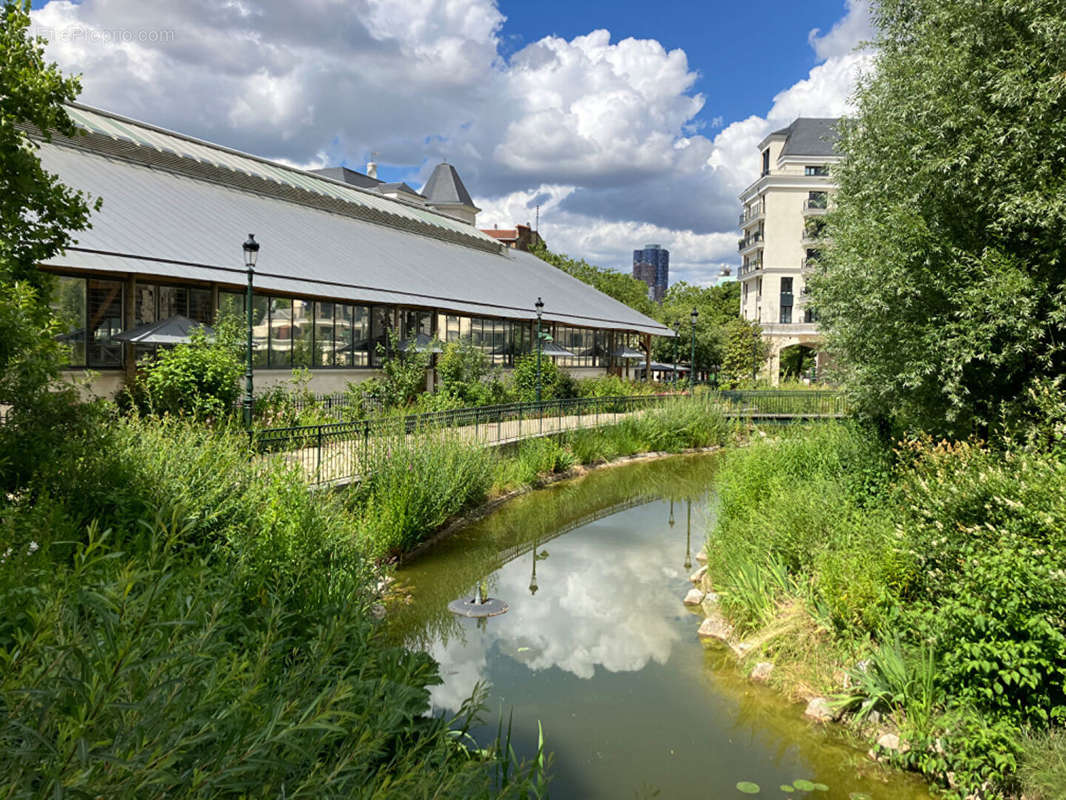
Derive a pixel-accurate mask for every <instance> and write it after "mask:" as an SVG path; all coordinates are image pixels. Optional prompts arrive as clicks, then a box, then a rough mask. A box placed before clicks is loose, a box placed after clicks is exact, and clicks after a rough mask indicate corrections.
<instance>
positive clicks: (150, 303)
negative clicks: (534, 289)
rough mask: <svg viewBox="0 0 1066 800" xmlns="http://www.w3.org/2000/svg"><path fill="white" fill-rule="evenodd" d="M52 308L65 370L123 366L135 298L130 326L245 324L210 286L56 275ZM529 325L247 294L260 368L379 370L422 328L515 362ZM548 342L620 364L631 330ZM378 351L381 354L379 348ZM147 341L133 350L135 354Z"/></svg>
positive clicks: (238, 309) (584, 359)
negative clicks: (393, 346)
mask: <svg viewBox="0 0 1066 800" xmlns="http://www.w3.org/2000/svg"><path fill="white" fill-rule="evenodd" d="M56 281H57V283H56V286H57V289H56V292H55V299H54V301H53V308H54V309H55V311H56V314H57V316H58V317H59V318H60V319H61V320H63V324H64V329H65V333H64V334H63V335H62V336H61V337H60V338H61V340H62V341H63V342H64V343H65V344H67V345H68V346H69V347H70V361H69V364H68V366H70V367H95V368H121V367H122V365H123V345H122V343H121V342H115V341H113V337H114V336H115V335H116V334H118V333H120V332H121V331H122V330H123V324H122V323H123V320H124V309H125V308H127V306H126V304H127V303H130V304H131V305H132V312H133V314H132V315H133V318H134V322H135V325H143V324H146V323H151V322H157V321H161V320H164V319H167V318H169V317H172V316H175V315H178V314H180V315H182V316H187V317H189V318H190V319H193V320H195V321H197V322H203V323H205V324H213V323H217V322H218V319H219V318H220V317H221V316H223V315H227V316H231V317H234V318H236V320H237V323H238V324H239V326H240V327H241V329H242V330H243V329H244V326H245V292H243V291H232V290H228V289H220V290H219V292H218V312H217V314H216V313H215V311H214V309H213V304H212V290H211V289H209V288H202V287H193V286H174V285H167V284H157V283H142V282H140V281H137V282H136V283H135V285H134V291H133V296H132V297H126V296H125V295H126V282H125V281H123V280H107V279H96V278H81V277H74V276H57V278H56ZM535 326H536V323H535V322H531V321H524V320H508V319H498V318H494V317H471V316H465V315H461V314H447V313H442V312H439V313H434V312H432V311H427V310H424V309H409V308H397V307H394V306H381V305H374V306H371V305H357V304H354V303H337V302H333V301H329V300H303V299H299V298H293V297H283V296H277V295H265V294H258V293H256V294H254V295H253V298H252V353H253V357H252V364H253V366H254V367H256V368H259V369H262V368H269V369H284V370H289V369H293V368H299V367H307V368H311V369H359V368H372V367H380V366H381V362H382V361H383V360H384V359H383V355H387V349H388V347H389V346H390V345H389V338H390V333H392V336H393V339H394V342H397V341H400V340H402V339H409V338H412V337H414V336H417V335H419V334H423V335H425V336H428V337H430V338H435V339H439V340H440V341H442V342H466V343H468V344H470V345H472V346H473V347H476V348H478V349H479V350H481V352H482V353H484V355H485V357H486V359H487V360H488V362H489V363H490V364H493V365H495V366H501V367H510V366H513V365H514V361H515V358H516V357H517V356H519V355H522V354H527V353H531V352H533V331H534V328H535ZM543 327H544V330H545V331H546V332H547V333H549V334H551V335H552V337H553V339H554V341H555V342H556V343H558V344H559V345H560V346H562V347H564V348H566V349H567V350H569V351H570V352H571V353H573V354H574V355H573V356H572V357H566V358H559V359H557V360H556V362H557V363H558V364H559V365H560V366H562V367H576V368H584V367H609V366H616V367H617V366H619V363H618V361H617V359H613V358H612V357H611V352H612V349H614V348H616V347H617V346H619V344H620V343H622V342H624V341H628V340H630V339H631V338H632V339H633V341H636V340H637V338H639V337H637V338H634V335H631V334H623V333H621V332H611V331H605V330H594V329H591V328H579V327H574V326H568V325H559V324H554V323H544V325H543ZM379 346H380V348H381V351H382V352H381V353H379V352H378V348H379ZM151 350H152V348H141V347H138V349H137V352H136V355H138V356H139V355H143V354H144V353H146V352H150V351H151Z"/></svg>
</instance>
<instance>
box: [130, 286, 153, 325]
mask: <svg viewBox="0 0 1066 800" xmlns="http://www.w3.org/2000/svg"><path fill="white" fill-rule="evenodd" d="M155 291H156V286H155V284H152V283H138V284H137V286H136V288H135V289H134V290H133V297H134V300H133V323H134V325H147V324H148V323H150V322H155V321H156V320H157V317H156V314H155Z"/></svg>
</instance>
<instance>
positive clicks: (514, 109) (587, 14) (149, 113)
mask: <svg viewBox="0 0 1066 800" xmlns="http://www.w3.org/2000/svg"><path fill="white" fill-rule="evenodd" d="M866 3H867V0H807V2H804V3H796V2H784V1H783V0H776V1H772V2H767V1H766V0H764V2H762V3H750V2H748V3H744V2H732V3H724V2H716V1H705V2H695V0H673V1H672V2H666V3H658V4H655V3H649V2H643V3H634V2H605V1H603V0H586V1H584V2H574V1H573V0H568V1H564V0H541V1H540V2H538V3H530V2H520V1H519V0H313V2H312V1H310V0H307V1H306V2H298V3H292V2H290V0H239V2H238V1H237V0H234V2H228V3H220V2H218V1H217V0H182V2H164V1H163V0H154V1H153V0H82V2H79V3H68V2H58V0H52V2H42V0H35V2H34V8H35V11H34V24H35V27H36V28H37V30H38V32H39V33H41V34H42V35H44V36H46V38H47V39H48V40H49V45H48V55H49V57H51V58H53V59H55V60H56V61H57V62H58V63H59V64H60V66H61V67H62V68H63V69H64V70H66V71H68V72H78V73H81V74H82V83H83V87H84V90H83V94H82V97H81V100H82V101H83V102H85V103H88V104H90V105H95V106H99V107H102V108H105V109H108V110H112V111H115V112H118V113H120V114H124V115H127V116H131V117H134V118H136V119H141V120H144V121H147V122H151V123H154V124H157V125H161V126H163V127H167V128H171V129H174V130H178V131H181V132H184V133H188V134H190V135H193V136H199V137H202V138H204V139H207V140H209V141H214V142H218V143H220V144H224V145H227V146H230V147H235V148H238V149H241V150H245V151H248V152H252V153H255V154H257V155H261V156H265V157H268V158H274V159H278V160H283V161H286V162H288V163H291V164H294V165H297V166H301V167H306V168H315V167H320V166H333V165H337V164H345V165H348V166H351V167H354V168H363V166H364V165H365V163H366V161H367V159H368V158H369V156H370V154H371V153H377V154H378V155H377V157H376V161H377V162H378V164H379V166H380V175H381V176H382V177H384V178H386V179H389V180H405V181H407V182H408V183H410V184H411V185H412V186H414V187H415V188H420V187H421V185H422V183H423V182H424V180H425V179H426V177H428V174H429V172H430V171H431V170H432V168H433V167H434V165H435V164H437V163H438V162H439V161H441V160H444V159H446V160H448V161H450V162H451V163H453V164H454V165H455V166H456V168H457V169H458V170H459V172H460V174H461V175H462V177H463V180H464V181H465V183H466V185H467V188H468V189H469V190H470V192H471V194H472V195H473V197H474V199H475V202H476V203H477V204H478V205H479V206H480V207H481V208H482V209H483V211H482V213H481V215H480V217H479V225H480V226H481V227H492V226H493V225H499V226H500V227H510V226H512V225H513V224H515V223H521V222H527V221H532V220H533V219H534V215H535V209H536V205H537V204H538V203H539V204H540V205H541V217H540V218H541V233H542V235H543V236H544V237H545V239H546V240H547V241H548V244H549V246H551V247H552V249H554V250H556V251H558V252H564V253H568V254H570V255H573V256H577V257H582V258H586V259H588V260H589V261H591V262H592V263H596V264H601V265H604V266H610V267H614V268H617V269H621V270H625V271H629V270H630V268H631V254H632V250H633V249H634V248H638V247H640V246H642V245H643V244H644V243H646V242H659V243H662V244H663V245H664V246H666V247H667V248H668V249H669V250H670V251H671V279H672V280H675V281H676V280H678V279H682V280H688V281H690V282H694V283H704V284H705V283H711V282H714V281H715V280H717V277H718V275H719V273H720V271H721V269H722V267H723V266H730V267H735V265H736V263H737V252H736V228H735V226H736V218H737V210H738V201H737V194H738V193H739V192H740V191H741V190H742V189H743V188H744V187H745V186H746V185H747V184H748V183H750V181H751V180H752V179H753V178H754V177H755V174H756V171H757V152H756V145H757V144H758V142H759V141H760V140H761V139H762V138H763V137H764V136H765V135H766V134H767V133H768V132H769V131H770V130H773V129H775V128H778V127H783V126H784V125H787V124H789V123H790V122H791V121H792V119H794V118H795V117H796V116H837V115H840V114H842V113H846V112H847V110H848V107H849V106H848V97H849V95H850V93H851V91H852V88H853V86H854V82H855V79H856V75H857V74H858V72H859V71H860V70H862V69H864V68H868V67H869V64H870V60H869V59H870V56H869V55H868V54H861V53H856V52H854V47H855V45H856V44H857V43H858V42H859V41H860V40H862V39H866V38H868V37H869V35H870V20H869V11H868V8H867V5H866Z"/></svg>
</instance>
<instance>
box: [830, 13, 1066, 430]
mask: <svg viewBox="0 0 1066 800" xmlns="http://www.w3.org/2000/svg"><path fill="white" fill-rule="evenodd" d="M875 16H876V22H877V26H878V30H879V34H878V36H877V41H876V44H877V56H876V66H875V68H874V69H873V70H871V71H870V73H869V74H868V75H867V76H866V77H865V78H864V79H863V80H862V81H860V84H859V88H858V90H857V93H856V102H857V107H858V115H857V117H856V118H855V119H852V120H845V121H844V122H843V123H842V126H841V142H840V147H841V151H842V153H843V155H844V162H843V164H842V165H841V166H840V167H839V168H838V169H835V171H834V175H835V177H836V179H837V181H838V182H839V185H840V190H839V192H838V194H837V196H836V205H837V207H836V210H835V211H833V212H832V213H831V214H830V216H829V224H828V233H829V236H830V238H831V241H832V244H831V246H830V247H828V248H827V249H826V252H825V253H824V258H823V260H822V266H821V267H820V268H819V269H818V271H817V273H816V274H815V275H813V276H812V279H811V281H810V291H811V296H812V300H813V302H814V305H815V306H816V307H817V309H818V312H819V316H820V321H821V326H822V329H823V331H824V333H825V336H826V340H827V344H828V347H829V349H830V351H831V352H832V353H833V354H835V355H836V363H837V364H838V367H839V368H840V369H841V371H842V375H841V377H842V378H843V379H844V380H845V383H846V385H847V387H848V388H849V389H850V391H851V392H852V394H853V395H854V398H855V400H856V401H857V403H858V405H859V407H860V408H861V409H864V410H865V411H866V412H867V413H869V414H870V415H872V416H873V417H875V418H878V419H880V420H882V421H883V422H885V423H888V422H894V423H895V424H896V425H899V426H903V427H908V428H924V429H926V430H928V431H930V432H932V433H935V434H938V435H941V434H947V435H956V436H964V435H967V434H969V433H971V432H977V433H984V432H986V431H987V430H988V429H989V428H990V427H991V426H995V425H997V424H998V423H999V422H1000V421H1001V420H1002V419H1003V418H1004V417H1006V418H1008V419H1010V420H1015V421H1016V420H1018V419H1023V418H1025V417H1026V416H1029V415H1034V416H1035V409H1034V408H1032V407H1030V405H1029V401H1028V400H1027V398H1029V397H1034V396H1039V395H1040V394H1041V391H1040V390H1041V386H1042V385H1044V384H1046V383H1047V382H1048V381H1050V380H1051V379H1053V377H1054V376H1057V375H1061V374H1063V373H1064V372H1066V353H1064V351H1063V343H1064V341H1066V331H1064V330H1063V327H1064V318H1066V292H1064V279H1066V261H1064V260H1066V235H1064V234H1066V12H1064V10H1063V5H1062V2H1061V0H1012V2H992V3H990V2H987V0H882V1H881V2H880V4H879V6H878V7H877V8H876V10H875Z"/></svg>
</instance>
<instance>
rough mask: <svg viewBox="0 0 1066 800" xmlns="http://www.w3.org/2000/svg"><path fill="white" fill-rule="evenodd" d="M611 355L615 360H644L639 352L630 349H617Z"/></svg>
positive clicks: (642, 354)
mask: <svg viewBox="0 0 1066 800" xmlns="http://www.w3.org/2000/svg"><path fill="white" fill-rule="evenodd" d="M611 355H612V356H614V357H615V358H639V359H640V360H641V361H643V360H644V353H643V352H641V351H640V350H634V349H633V348H632V347H624V346H623V347H619V348H618V349H617V350H615V351H614V352H613V353H611Z"/></svg>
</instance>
